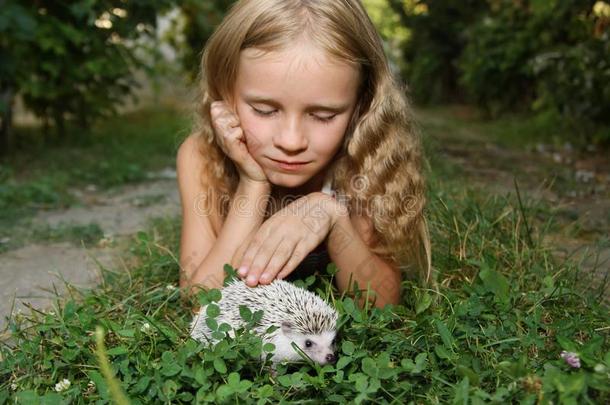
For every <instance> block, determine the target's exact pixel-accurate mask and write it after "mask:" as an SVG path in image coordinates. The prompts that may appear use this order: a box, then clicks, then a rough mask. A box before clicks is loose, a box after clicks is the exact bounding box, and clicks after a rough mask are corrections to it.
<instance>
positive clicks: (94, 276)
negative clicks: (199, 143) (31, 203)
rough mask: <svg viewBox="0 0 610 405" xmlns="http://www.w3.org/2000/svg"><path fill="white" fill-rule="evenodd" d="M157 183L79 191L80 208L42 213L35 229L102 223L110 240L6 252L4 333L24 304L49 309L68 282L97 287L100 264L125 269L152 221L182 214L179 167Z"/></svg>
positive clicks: (0, 269) (0, 265) (37, 244)
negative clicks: (126, 256)
mask: <svg viewBox="0 0 610 405" xmlns="http://www.w3.org/2000/svg"><path fill="white" fill-rule="evenodd" d="M153 177H155V179H154V180H151V181H147V182H144V183H141V184H136V185H127V186H123V187H119V188H115V189H113V190H111V191H105V192H100V191H97V190H96V189H95V188H94V187H89V188H88V189H85V190H79V191H77V192H76V194H77V195H78V197H79V199H80V203H81V204H79V205H78V206H75V207H72V208H69V209H66V210H57V211H46V212H45V211H42V212H39V213H38V215H37V216H36V217H35V218H34V220H33V226H35V227H41V226H48V227H50V228H51V229H58V228H61V227H62V226H64V227H65V226H66V225H68V224H69V225H71V226H79V225H80V226H87V225H88V224H92V223H93V224H97V225H99V227H100V228H101V229H102V231H103V235H104V237H103V238H101V239H99V240H98V241H97V243H95V245H93V246H79V245H78V243H72V242H50V243H48V242H44V241H33V242H30V243H25V245H24V246H23V247H20V248H18V249H14V250H9V251H7V252H5V253H3V254H0V275H1V276H2V280H3V282H2V284H3V288H2V292H1V293H0V316H2V320H1V321H0V330H1V329H2V327H3V326H4V325H5V318H4V317H5V316H6V315H8V314H9V313H10V312H11V310H15V311H18V310H23V309H24V307H25V305H24V303H30V304H31V305H32V306H34V307H41V306H42V307H45V306H49V305H50V304H51V302H52V299H53V297H54V296H55V294H54V292H53V290H54V289H56V288H57V289H58V291H60V292H64V291H66V289H65V285H64V283H63V282H62V279H64V280H66V281H68V282H70V283H71V284H74V285H76V286H91V285H93V284H94V283H95V282H96V281H97V280H98V274H99V273H98V266H100V265H101V266H105V267H106V268H109V269H121V268H123V264H122V263H121V254H120V253H121V252H122V251H123V250H124V246H125V244H126V243H125V242H127V241H128V240H129V239H130V237H131V236H133V235H134V234H136V233H137V232H138V231H140V230H142V229H144V228H145V227H146V225H147V223H148V222H149V220H151V219H153V218H158V217H169V216H176V215H178V213H179V211H180V199H179V195H178V190H177V186H176V180H175V172H174V171H173V169H171V168H170V169H167V170H164V171H163V172H160V173H157V174H155V175H154V176H153Z"/></svg>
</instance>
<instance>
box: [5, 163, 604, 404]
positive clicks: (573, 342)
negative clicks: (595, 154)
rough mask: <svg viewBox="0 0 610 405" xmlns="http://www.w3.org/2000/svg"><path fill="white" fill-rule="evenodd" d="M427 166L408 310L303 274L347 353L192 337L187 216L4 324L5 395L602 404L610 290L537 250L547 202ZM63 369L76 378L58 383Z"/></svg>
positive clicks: (328, 277) (407, 287)
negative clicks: (182, 268) (266, 355)
mask: <svg viewBox="0 0 610 405" xmlns="http://www.w3.org/2000/svg"><path fill="white" fill-rule="evenodd" d="M432 167H433V169H434V170H433V172H432V173H431V176H430V187H429V205H428V208H427V213H428V218H429V222H430V227H431V233H432V240H433V254H434V256H433V262H434V268H435V271H436V280H437V288H428V287H424V286H420V285H417V284H416V283H413V282H411V281H405V282H404V283H403V295H402V300H401V303H400V305H398V306H394V307H386V308H384V309H376V308H375V309H371V308H365V309H360V308H358V307H357V306H356V305H355V302H357V298H358V294H360V293H356V295H355V296H354V297H352V296H349V295H341V294H338V293H337V291H336V290H335V289H334V287H333V285H332V278H333V273H334V271H336V268H335V267H334V266H333V265H331V266H329V268H328V269H327V274H324V275H321V276H320V277H318V278H309V279H306V280H304V281H302V283H301V284H302V285H303V286H305V287H307V288H309V289H311V290H313V291H317V292H318V293H319V294H320V295H321V296H323V297H324V298H326V299H328V300H329V301H330V302H331V303H332V304H333V305H334V306H335V307H336V308H337V310H338V312H339V313H340V319H339V325H340V328H339V334H340V339H339V343H338V357H339V360H338V362H337V364H335V365H327V366H324V367H320V366H318V365H314V364H308V363H302V364H291V365H281V366H279V367H278V369H277V373H276V374H275V375H274V374H273V373H271V372H270V369H269V364H268V363H266V364H260V363H259V361H258V360H257V359H258V358H259V356H260V354H261V353H262V352H263V351H268V350H271V349H272V348H270V347H268V346H267V347H263V346H262V345H261V344H260V343H261V342H260V338H258V337H256V336H252V335H251V334H248V333H245V332H243V331H242V332H241V333H238V334H237V337H236V338H235V339H230V338H227V339H225V340H223V341H222V342H221V343H219V344H218V345H216V346H215V347H214V348H211V349H209V348H205V347H204V346H203V345H200V344H198V343H197V342H195V341H193V340H191V339H189V337H188V327H189V323H190V321H191V319H192V313H191V310H190V308H191V307H192V305H193V302H191V301H185V300H182V299H181V298H180V292H179V291H178V290H177V289H176V288H175V287H176V286H177V283H178V264H177V260H176V258H177V257H178V248H179V237H180V225H179V224H180V220H179V218H166V219H160V220H157V221H156V222H155V223H154V224H153V225H152V226H151V228H150V229H149V230H148V231H146V232H141V233H139V234H138V235H136V236H135V237H134V238H133V240H132V242H131V244H130V247H129V251H128V254H126V255H125V257H124V258H125V260H126V263H127V269H128V272H124V271H119V270H116V271H114V270H112V269H105V270H104V271H103V272H102V275H103V282H102V283H101V285H100V286H99V287H97V288H94V289H91V290H77V289H75V288H70V289H69V293H68V294H66V295H65V296H64V297H63V298H58V299H57V300H56V303H55V305H54V308H53V309H52V310H51V311H41V310H31V311H30V312H29V313H22V314H19V315H17V316H16V317H15V318H14V319H12V320H10V322H9V326H8V329H7V330H6V332H5V338H6V340H5V342H4V343H0V356H1V358H0V404H3V403H14V402H15V401H16V402H17V403H62V401H63V402H66V403H68V402H71V403H85V402H97V403H110V402H112V401H113V399H112V395H114V399H115V400H116V399H117V397H116V396H117V395H120V392H124V393H125V395H126V396H127V397H128V398H129V399H130V400H131V402H132V403H192V402H199V403H242V402H244V403H257V404H265V403H277V402H282V403H288V402H293V401H294V402H299V403H320V402H324V403H352V402H353V403H363V402H368V403H370V402H373V401H374V402H376V403H400V404H402V403H417V404H419V403H460V404H467V403H474V404H477V403H488V402H491V403H568V404H569V403H573V404H581V403H590V404H597V403H608V402H609V401H610V342H609V340H608V338H609V334H610V315H609V312H608V307H604V306H603V305H602V304H600V301H601V298H602V294H603V291H604V288H605V286H604V284H603V283H600V282H599V277H598V276H597V275H595V274H592V273H591V272H587V271H584V270H583V269H581V268H580V267H579V266H578V263H576V262H574V261H572V260H560V259H558V258H556V257H555V256H554V255H553V254H552V252H551V250H550V249H549V248H548V247H545V246H544V245H543V243H542V241H543V240H544V238H545V235H546V234H547V233H549V232H552V231H554V230H555V229H556V228H555V227H556V225H555V223H554V216H553V214H552V213H553V211H552V207H549V205H548V204H547V203H545V202H543V201H534V200H531V199H527V198H525V197H524V196H523V199H521V201H520V200H519V199H518V198H517V196H516V194H515V193H514V192H513V193H506V194H505V195H494V194H491V193H489V192H487V191H486V190H485V189H481V188H475V187H471V186H469V185H468V184H465V181H464V179H463V178H461V176H460V174H459V172H458V171H456V170H455V168H454V167H452V166H450V165H449V164H448V163H447V162H445V163H444V164H436V163H435V161H434V160H433V163H432ZM606 276H607V274H606ZM606 280H607V278H606ZM199 299H200V300H201V302H202V303H207V302H210V301H216V300H218V299H219V294H218V291H215V290H212V291H210V292H208V293H207V294H202V295H201V296H200V297H199ZM99 326H101V327H102V328H103V331H104V345H103V346H105V348H104V347H102V345H100V344H99V342H98V341H96V337H99V336H101V335H100V334H99V333H96V328H98V327H99ZM221 328H222V327H221ZM564 350H565V351H569V352H574V353H576V354H577V355H578V356H579V358H580V361H581V367H580V368H572V367H570V366H569V365H568V364H567V363H566V362H565V361H564V360H563V359H562V358H561V357H560V355H561V352H562V351H564ZM104 353H105V355H106V356H107V358H108V359H109V363H110V370H109V369H108V368H107V367H106V364H105V361H102V362H101V363H100V359H102V360H103V358H104V356H103V355H102V354H104ZM112 376H114V377H112ZM63 379H67V380H69V381H70V382H71V384H70V386H69V387H68V388H67V389H66V390H65V391H61V392H56V391H55V389H54V387H55V385H56V384H57V383H58V382H60V381H62V380H63ZM115 379H116V380H115ZM115 381H118V383H119V384H120V388H117V387H116V386H115V385H114V382H115ZM111 392H112V393H114V394H111Z"/></svg>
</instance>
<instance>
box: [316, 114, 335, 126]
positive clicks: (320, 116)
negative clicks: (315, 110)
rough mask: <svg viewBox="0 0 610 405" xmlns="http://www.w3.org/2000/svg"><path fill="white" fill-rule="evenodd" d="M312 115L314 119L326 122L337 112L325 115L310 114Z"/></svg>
mask: <svg viewBox="0 0 610 405" xmlns="http://www.w3.org/2000/svg"><path fill="white" fill-rule="evenodd" d="M312 116H313V117H314V119H315V120H317V121H320V122H322V123H324V124H328V123H330V122H331V121H332V120H333V119H334V118H335V117H336V116H337V114H333V115H326V116H323V115H316V114H312Z"/></svg>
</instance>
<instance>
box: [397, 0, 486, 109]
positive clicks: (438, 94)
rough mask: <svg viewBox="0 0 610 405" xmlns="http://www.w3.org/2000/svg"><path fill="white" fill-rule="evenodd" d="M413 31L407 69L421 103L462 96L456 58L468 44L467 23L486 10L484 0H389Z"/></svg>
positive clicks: (407, 50)
mask: <svg viewBox="0 0 610 405" xmlns="http://www.w3.org/2000/svg"><path fill="white" fill-rule="evenodd" d="M389 3H390V5H391V6H392V8H393V10H394V11H395V12H396V13H397V14H398V15H399V16H400V17H401V21H402V23H403V24H404V25H405V26H406V27H407V28H408V29H409V30H410V32H411V35H410V37H409V40H408V41H407V42H406V43H405V49H404V57H405V59H406V68H405V70H404V72H403V74H404V76H405V79H406V81H407V83H408V84H409V88H410V89H411V94H412V95H413V97H414V98H415V99H416V100H417V101H418V102H420V103H439V102H447V101H454V100H455V99H456V98H459V93H460V91H461V90H460V89H459V88H458V79H459V75H460V72H459V70H458V67H457V66H456V63H455V62H456V60H457V58H458V57H459V55H460V54H461V53H462V51H463V49H464V47H465V46H466V42H467V38H466V36H465V32H466V29H467V27H468V26H469V25H470V24H472V23H473V22H474V21H476V19H477V17H478V16H479V15H480V14H481V13H482V12H483V11H484V10H485V7H486V4H485V1H483V0H467V1H461V2H451V1H435V0H430V1H410V0H409V1H406V0H389Z"/></svg>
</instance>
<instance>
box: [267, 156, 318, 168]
mask: <svg viewBox="0 0 610 405" xmlns="http://www.w3.org/2000/svg"><path fill="white" fill-rule="evenodd" d="M270 159H271V158H270ZM271 160H272V161H273V162H274V163H275V164H276V166H278V167H279V168H281V169H284V170H300V169H301V168H303V167H304V166H305V165H307V164H309V163H310V162H301V163H287V162H283V161H281V160H275V159H271Z"/></svg>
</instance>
